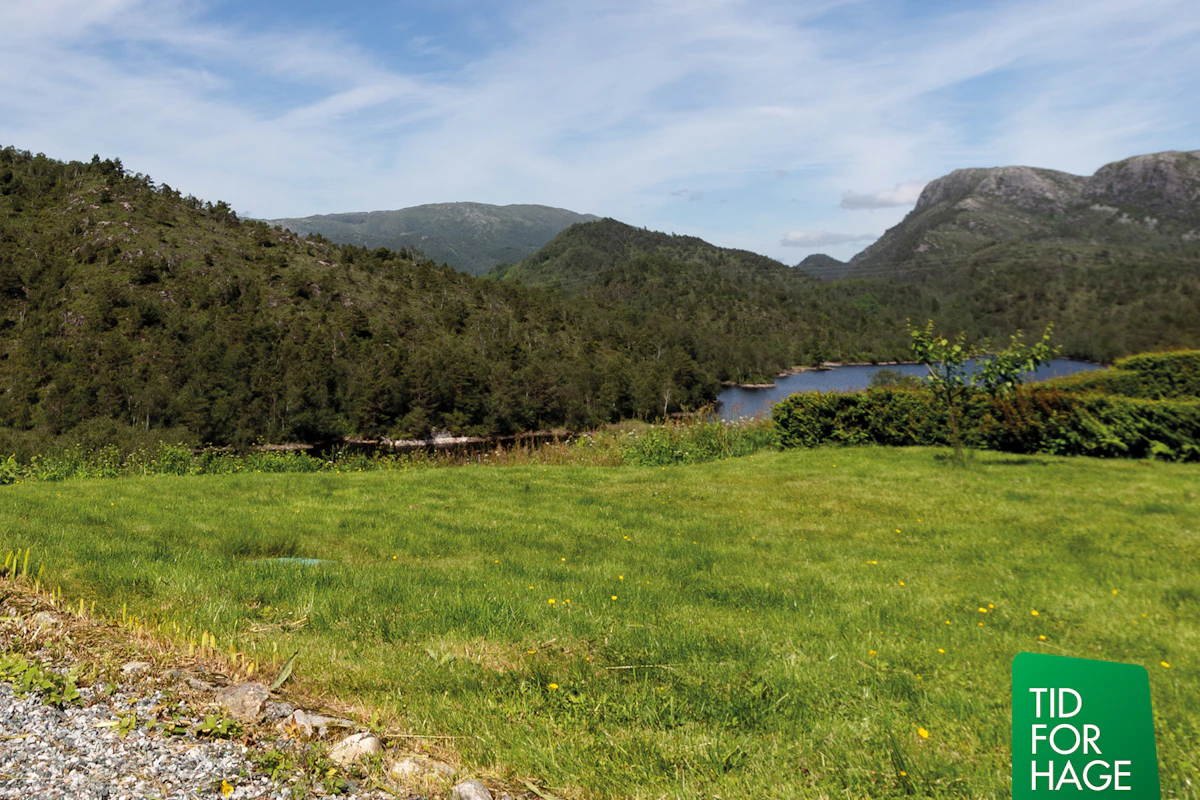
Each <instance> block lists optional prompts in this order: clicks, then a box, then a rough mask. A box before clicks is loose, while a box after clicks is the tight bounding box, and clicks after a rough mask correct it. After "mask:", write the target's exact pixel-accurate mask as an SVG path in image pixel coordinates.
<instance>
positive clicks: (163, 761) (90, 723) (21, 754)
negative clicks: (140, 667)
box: [0, 683, 378, 800]
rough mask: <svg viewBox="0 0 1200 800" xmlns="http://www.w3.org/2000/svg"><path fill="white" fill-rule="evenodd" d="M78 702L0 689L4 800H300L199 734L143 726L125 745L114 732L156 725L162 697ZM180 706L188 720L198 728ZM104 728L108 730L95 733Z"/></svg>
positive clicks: (229, 747) (95, 697) (227, 747)
mask: <svg viewBox="0 0 1200 800" xmlns="http://www.w3.org/2000/svg"><path fill="white" fill-rule="evenodd" d="M147 691H148V692H149V690H147ZM80 694H81V695H82V696H83V700H84V703H85V705H83V706H82V707H80V706H67V707H66V708H64V709H62V710H59V709H56V708H53V707H51V706H47V705H44V704H43V703H42V702H41V700H40V699H38V698H37V697H36V696H33V695H30V696H28V697H17V696H16V695H15V694H14V693H13V689H12V686H11V685H9V684H7V683H0V798H46V799H47V800H51V799H53V798H78V799H79V800H126V799H129V800H132V799H133V798H158V799H159V800H167V799H168V798H171V799H172V800H173V799H174V798H201V797H203V798H214V797H217V798H220V797H228V798H230V800H243V798H264V799H266V798H272V799H273V798H293V797H297V796H298V795H296V794H294V793H293V790H292V789H291V788H290V787H288V786H278V785H274V784H273V783H272V781H271V779H270V777H269V776H268V775H265V774H262V773H261V772H259V771H257V770H256V768H255V767H254V765H253V764H252V763H251V762H250V760H249V757H248V756H249V755H250V754H251V751H250V750H249V748H247V747H245V746H243V745H241V744H237V743H234V742H230V741H224V740H209V739H197V737H196V736H195V735H194V734H193V733H187V734H184V735H177V736H167V735H164V734H160V733H154V732H149V731H147V730H146V729H145V728H144V727H143V726H142V725H141V724H139V727H138V728H137V729H135V730H133V731H130V732H128V734H127V735H126V736H125V737H121V736H120V735H119V733H118V731H117V729H116V728H114V727H112V726H111V723H113V722H115V721H117V720H120V719H121V718H122V717H126V716H128V715H129V714H136V715H137V716H138V718H139V720H145V719H147V718H150V717H152V716H153V714H154V712H153V709H155V708H156V707H157V706H159V705H160V704H161V703H162V702H164V701H163V696H162V693H161V692H158V691H153V692H149V693H146V694H143V695H142V696H139V695H138V694H136V693H129V692H128V691H125V690H118V691H116V692H114V693H113V694H112V695H110V696H108V697H104V696H101V695H99V694H98V693H96V692H95V691H94V690H93V689H80ZM179 705H180V709H179V711H180V714H181V717H182V718H184V719H187V720H189V721H190V722H193V723H194V722H197V721H198V720H197V719H196V718H195V716H194V715H192V714H189V713H186V709H185V708H184V707H183V704H182V703H180V704H179ZM98 723H99V724H102V725H103V724H104V723H108V724H109V726H108V727H97V724H98ZM223 782H224V784H223ZM230 787H231V790H230ZM223 790H224V791H223ZM226 791H228V794H226ZM376 796H378V795H376V793H374V792H372V793H370V795H367V794H356V793H350V794H349V795H343V797H351V798H353V797H359V798H364V799H365V798H367V797H376Z"/></svg>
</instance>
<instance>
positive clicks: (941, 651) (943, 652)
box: [938, 647, 946, 654]
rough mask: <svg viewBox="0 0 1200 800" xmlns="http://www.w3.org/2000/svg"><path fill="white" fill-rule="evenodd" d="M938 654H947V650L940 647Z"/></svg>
mask: <svg viewBox="0 0 1200 800" xmlns="http://www.w3.org/2000/svg"><path fill="white" fill-rule="evenodd" d="M938 652H939V653H942V654H945V652H946V651H945V650H943V649H942V648H940V647H939V648H938Z"/></svg>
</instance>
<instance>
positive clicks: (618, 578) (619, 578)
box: [617, 575, 625, 581]
mask: <svg viewBox="0 0 1200 800" xmlns="http://www.w3.org/2000/svg"><path fill="white" fill-rule="evenodd" d="M617 580H619V581H623V580H625V576H624V575H618V576H617Z"/></svg>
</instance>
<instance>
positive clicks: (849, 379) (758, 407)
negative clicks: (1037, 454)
mask: <svg viewBox="0 0 1200 800" xmlns="http://www.w3.org/2000/svg"><path fill="white" fill-rule="evenodd" d="M881 369H890V370H895V371H896V372H902V373H904V374H905V375H916V376H918V377H924V376H925V375H927V374H929V373H928V371H927V370H926V369H925V367H923V366H921V365H920V364H881V365H878V366H874V365H872V366H861V367H860V366H854V367H832V368H830V369H826V370H808V371H807V372H798V373H796V374H795V375H785V376H784V377H782V378H776V379H775V385H774V386H772V387H771V388H769V389H744V388H742V387H740V386H730V387H729V388H727V389H725V390H723V391H722V392H721V393H720V394H719V395H717V403H718V407H719V409H720V413H721V419H737V418H738V417H753V416H755V415H756V414H767V413H770V408H771V404H773V403H775V402H776V401H778V400H782V399H783V398H785V397H787V396H788V395H789V394H794V393H796V392H852V391H856V390H859V389H866V388H867V387H868V386H870V385H871V376H872V375H874V374H875V373H876V372H878V371H879V370H881ZM1096 369H1104V367H1101V366H1100V365H1099V364H1092V363H1091V362H1088V361H1075V360H1073V359H1070V358H1056V359H1054V360H1053V361H1051V362H1050V363H1049V364H1045V365H1043V366H1041V367H1038V369H1037V371H1036V372H1034V373H1033V376H1032V380H1035V381H1044V380H1047V379H1049V378H1058V377H1061V376H1063V375H1070V374H1071V373H1074V372H1089V371H1091V370H1096Z"/></svg>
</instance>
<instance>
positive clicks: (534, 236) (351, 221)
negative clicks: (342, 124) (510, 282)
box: [265, 201, 599, 275]
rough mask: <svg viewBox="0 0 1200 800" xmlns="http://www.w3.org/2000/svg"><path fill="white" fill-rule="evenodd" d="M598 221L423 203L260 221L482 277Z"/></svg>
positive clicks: (544, 211) (546, 210) (559, 211)
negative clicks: (403, 252) (405, 254)
mask: <svg viewBox="0 0 1200 800" xmlns="http://www.w3.org/2000/svg"><path fill="white" fill-rule="evenodd" d="M595 219H599V218H598V217H596V216H595V215H594V214H580V213H578V212H575V211H570V210H568V209H564V208H555V207H553V206H544V205H537V204H531V203H513V204H510V205H504V206H498V205H491V204H489V203H475V202H467V201H464V202H454V203H427V204H424V205H419V206H409V207H407V208H399V209H394V210H390V211H355V212H342V213H336V214H316V215H313V216H308V217H284V218H280V219H273V220H265V221H266V222H267V223H268V224H270V225H279V226H281V227H283V228H286V229H288V230H290V231H292V232H294V233H297V234H300V235H306V234H312V233H316V234H320V235H321V236H324V237H325V238H327V239H329V240H331V241H333V242H336V243H338V244H353V245H357V246H359V247H366V248H368V249H375V248H377V247H386V248H388V249H390V250H397V251H399V250H407V251H410V252H412V251H419V252H420V253H421V254H422V255H423V256H425V257H426V258H429V259H431V260H433V261H435V262H437V263H446V264H449V265H450V266H452V267H454V268H455V269H458V270H460V271H462V272H466V273H468V274H471V275H481V274H483V273H485V272H487V271H488V270H490V269H491V268H492V267H495V266H496V265H497V264H501V263H505V262H508V263H512V262H516V261H520V260H521V259H522V258H525V257H526V256H528V255H530V254H531V253H533V252H535V251H536V250H537V249H538V248H540V247H541V246H542V245H544V244H546V242H548V241H550V239H552V238H553V237H554V236H555V235H557V234H558V233H559V232H561V231H562V230H563V229H565V228H566V227H568V226H570V225H573V224H575V223H578V222H588V221H592V220H595Z"/></svg>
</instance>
